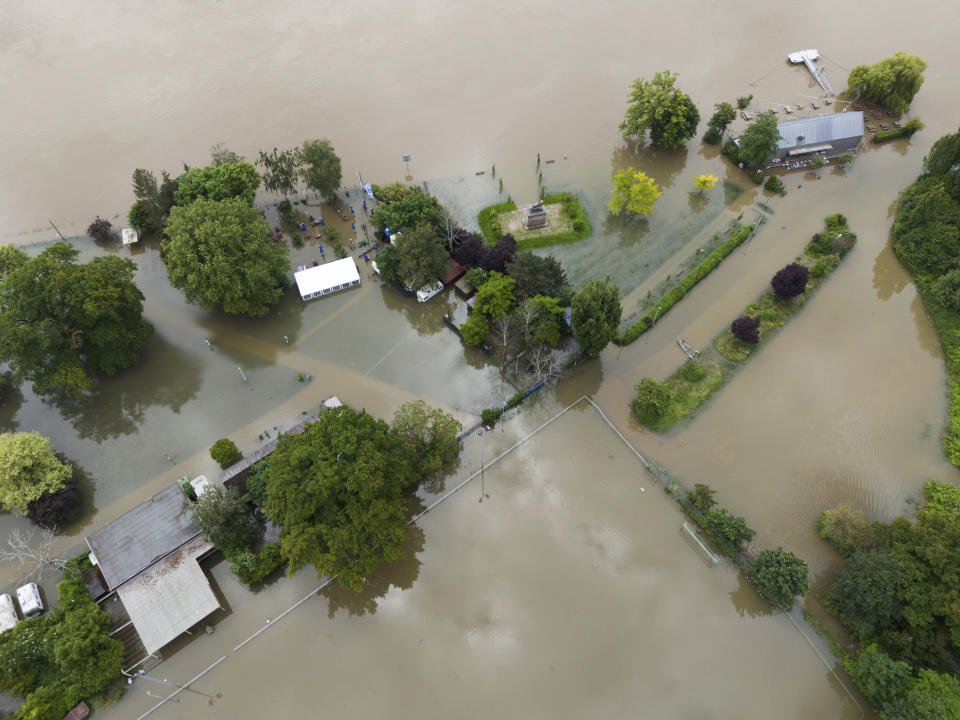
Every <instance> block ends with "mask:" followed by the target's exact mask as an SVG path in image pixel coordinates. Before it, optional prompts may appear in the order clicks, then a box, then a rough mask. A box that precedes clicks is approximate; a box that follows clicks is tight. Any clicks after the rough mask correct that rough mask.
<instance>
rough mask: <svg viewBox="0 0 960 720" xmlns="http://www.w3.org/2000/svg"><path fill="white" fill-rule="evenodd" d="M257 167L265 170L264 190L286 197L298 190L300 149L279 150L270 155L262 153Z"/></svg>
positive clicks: (274, 150) (275, 149)
mask: <svg viewBox="0 0 960 720" xmlns="http://www.w3.org/2000/svg"><path fill="white" fill-rule="evenodd" d="M257 165H259V166H260V167H261V168H263V188H264V189H265V190H267V191H268V192H275V193H280V194H281V195H283V196H284V197H287V196H288V195H290V194H292V193H294V192H295V191H296V189H297V174H298V172H299V170H300V165H301V161H300V149H299V148H295V149H293V150H277V148H274V149H273V152H271V153H270V154H267V153H265V152H264V151H263V150H261V151H260V155H259V157H258V158H257Z"/></svg>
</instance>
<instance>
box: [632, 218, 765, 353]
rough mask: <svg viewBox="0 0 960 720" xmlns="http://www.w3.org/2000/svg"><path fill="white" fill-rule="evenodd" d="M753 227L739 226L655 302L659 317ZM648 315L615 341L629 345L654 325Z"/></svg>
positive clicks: (744, 237)
mask: <svg viewBox="0 0 960 720" xmlns="http://www.w3.org/2000/svg"><path fill="white" fill-rule="evenodd" d="M753 228H754V226H753V225H744V226H741V227H738V228H737V229H736V230H735V231H734V232H733V234H732V235H731V236H730V237H729V238H727V240H726V241H725V242H724V243H723V244H722V245H721V246H720V247H718V248H717V249H716V250H714V251H713V252H712V253H710V254H709V255H707V257H706V258H704V260H703V262H701V263H700V264H699V265H697V266H696V267H695V268H694V269H693V270H691V271H690V272H689V273H687V274H686V276H684V278H683V279H682V280H681V281H680V284H679V285H677V286H676V287H675V288H673V289H672V290H670V292H668V293H666V294H665V295H664V296H663V297H661V298H660V300H659V301H658V302H656V303H655V304H654V306H655V307H659V308H660V310H659V313H658V317H662V316H663V315H665V314H666V313H667V312H668V311H669V310H670V308H672V307H673V306H674V305H676V304H677V303H678V302H680V301H681V300H682V299H683V297H684V296H685V295H686V294H687V293H688V292H690V291H691V290H692V289H693V288H694V286H696V284H697V283H698V282H700V281H701V280H703V279H704V278H705V277H706V276H707V275H709V274H710V273H711V272H712V271H713V269H714V268H715V267H717V265H719V264H720V261H721V260H723V259H724V258H725V257H727V256H728V255H729V254H730V253H732V252H733V251H734V250H736V249H737V248H738V247H740V245H742V244H743V243H744V241H746V239H747V238H748V237H750V233H751V232H752V231H753ZM648 317H649V316H644V317H642V318H640V319H639V320H637V322H635V323H634V324H633V325H631V326H630V327H629V328H627V330H626V331H625V332H623V333H621V334H618V335H616V336H615V337H614V338H613V342H614V343H616V344H617V345H629V344H630V343H632V342H633V341H634V340H636V339H637V338H638V337H640V336H641V335H643V334H644V333H645V332H646V331H647V330H649V329H650V328H651V327H652V326H653V322H652V321H651V320H648V319H647V318H648Z"/></svg>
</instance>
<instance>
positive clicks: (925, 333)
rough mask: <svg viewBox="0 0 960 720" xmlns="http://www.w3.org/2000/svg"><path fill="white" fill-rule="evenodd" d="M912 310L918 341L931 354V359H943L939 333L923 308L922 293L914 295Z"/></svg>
mask: <svg viewBox="0 0 960 720" xmlns="http://www.w3.org/2000/svg"><path fill="white" fill-rule="evenodd" d="M910 310H911V312H913V319H914V321H915V322H916V325H917V341H918V342H919V343H920V347H922V348H923V349H924V350H926V351H927V352H928V353H930V357H935V358H939V357H942V355H943V351H942V350H941V348H940V338H938V337H937V331H936V330H935V329H934V327H933V323H932V322H931V321H930V316H929V315H927V311H926V309H925V308H924V307H923V298H921V297H920V293H916V294H915V295H914V297H913V301H912V302H911V303H910Z"/></svg>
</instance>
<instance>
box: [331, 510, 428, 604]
mask: <svg viewBox="0 0 960 720" xmlns="http://www.w3.org/2000/svg"><path fill="white" fill-rule="evenodd" d="M425 541H426V536H425V534H424V531H423V528H421V527H419V526H417V525H414V526H413V527H412V528H410V532H409V533H408V534H407V539H406V541H405V542H404V543H403V557H402V558H400V559H399V560H395V561H394V562H390V563H382V564H381V565H380V566H379V567H378V568H377V570H376V572H374V573H373V575H371V576H370V577H368V578H367V579H366V582H365V583H364V586H363V589H362V590H361V591H360V592H356V591H354V590H350V589H348V588H344V587H341V586H340V584H339V583H336V582H334V583H331V584H330V585H328V586H327V587H326V588H324V589H323V591H322V593H321V594H322V595H323V596H324V597H325V598H326V599H327V603H328V605H327V617H328V618H330V619H331V620H332V619H333V618H334V617H336V615H337V612H338V611H339V610H346V611H347V614H348V615H349V616H350V617H362V616H363V615H366V614H367V613H370V614H371V615H372V614H373V613H375V612H376V611H377V605H378V603H379V601H380V600H382V599H383V598H384V597H385V596H386V594H387V593H388V592H389V591H390V589H391V588H397V589H398V590H409V589H410V588H412V587H413V584H414V582H416V580H417V576H418V575H419V574H420V560H419V557H418V556H419V554H420V553H421V552H423V546H424V543H425Z"/></svg>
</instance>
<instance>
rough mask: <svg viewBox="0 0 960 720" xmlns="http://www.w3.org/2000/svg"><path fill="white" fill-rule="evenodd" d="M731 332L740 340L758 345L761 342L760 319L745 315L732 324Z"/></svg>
mask: <svg viewBox="0 0 960 720" xmlns="http://www.w3.org/2000/svg"><path fill="white" fill-rule="evenodd" d="M730 332H732V333H733V336H734V337H735V338H737V339H738V340H742V341H743V342H745V343H750V344H751V345H756V344H757V343H758V342H760V319H759V318H755V317H750V316H749V315H744V316H743V317H738V318H737V319H736V320H734V321H733V322H732V323H731V324H730Z"/></svg>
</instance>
